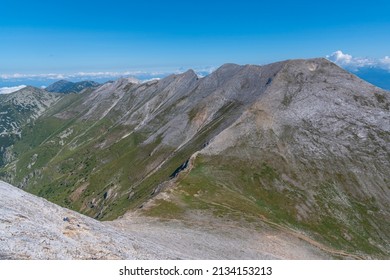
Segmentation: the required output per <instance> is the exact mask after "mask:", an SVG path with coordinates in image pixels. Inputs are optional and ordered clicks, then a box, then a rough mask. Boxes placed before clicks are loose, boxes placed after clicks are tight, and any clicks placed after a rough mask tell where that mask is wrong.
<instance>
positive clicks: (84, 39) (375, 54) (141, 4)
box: [0, 0, 390, 84]
mask: <svg viewBox="0 0 390 280" xmlns="http://www.w3.org/2000/svg"><path fill="white" fill-rule="evenodd" d="M389 13H390V1H388V0H386V1H385V0H383V1H381V0H379V1H374V0H373V1H359V0H356V1H333V0H331V1H299V0H296V1H246V0H241V1H212V2H211V0H209V1H204V0H198V1H172V0H166V1H121V0H111V1H81V0H78V1H73V0H68V1H61V0H57V1H22V0H21V1H15V0H2V1H1V8H0V75H2V76H0V79H2V81H3V84H4V80H6V78H7V77H9V76H12V75H14V74H15V73H18V74H24V75H27V74H28V75H38V74H48V73H51V74H52V73H57V74H71V73H79V72H127V73H130V72H132V71H143V72H170V71H175V70H177V69H186V68H196V69H208V68H210V69H212V67H217V66H219V65H221V64H223V63H226V62H234V63H239V64H247V63H251V64H265V63H269V62H273V61H278V60H284V59H290V58H309V57H325V56H326V55H331V54H332V53H333V52H335V51H337V50H342V51H343V52H344V53H347V54H352V55H353V56H355V57H358V58H370V59H373V60H380V59H384V58H385V57H386V56H389V55H390V16H389ZM20 76H21V77H22V76H23V75H20ZM8 80H9V81H11V79H8ZM15 83H16V82H15Z"/></svg>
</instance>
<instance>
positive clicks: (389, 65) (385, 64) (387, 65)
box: [379, 56, 390, 71]
mask: <svg viewBox="0 0 390 280" xmlns="http://www.w3.org/2000/svg"><path fill="white" fill-rule="evenodd" d="M379 62H380V65H381V66H382V68H384V69H387V70H389V71H390V56H385V57H384V58H382V59H380V60H379Z"/></svg>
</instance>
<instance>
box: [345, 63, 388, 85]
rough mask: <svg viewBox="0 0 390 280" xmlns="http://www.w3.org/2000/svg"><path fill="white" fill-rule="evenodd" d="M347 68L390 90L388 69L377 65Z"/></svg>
mask: <svg viewBox="0 0 390 280" xmlns="http://www.w3.org/2000/svg"><path fill="white" fill-rule="evenodd" d="M347 70H348V71H350V72H352V73H354V74H355V75H356V76H358V77H359V78H361V79H363V80H366V81H367V82H369V83H371V84H373V85H376V86H377V87H380V88H383V89H386V90H390V71H388V70H385V69H381V68H376V67H362V68H359V69H347Z"/></svg>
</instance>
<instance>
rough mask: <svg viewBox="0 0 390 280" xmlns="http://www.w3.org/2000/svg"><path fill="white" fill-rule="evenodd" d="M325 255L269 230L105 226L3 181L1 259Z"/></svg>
mask: <svg viewBox="0 0 390 280" xmlns="http://www.w3.org/2000/svg"><path fill="white" fill-rule="evenodd" d="M271 237H272V239H273V240H272V239H270V238H271ZM291 238H292V239H291ZM254 241H256V244H254V243H253V242H254ZM327 256H328V255H327V254H326V253H325V252H322V251H321V250H319V249H318V248H315V247H313V246H310V244H308V243H305V242H303V241H300V240H299V239H298V238H294V237H291V236H288V235H286V234H279V233H276V232H273V231H271V230H267V231H263V232H262V233H261V234H260V233H259V232H255V233H254V232H246V233H245V232H242V231H241V230H235V229H234V228H229V229H228V230H226V231H223V230H221V229H218V230H216V229H215V228H214V229H213V228H207V229H205V228H199V227H188V226H185V225H183V224H182V223H180V222H171V223H162V222H159V221H157V220H154V219H147V218H145V217H138V218H137V217H130V218H129V217H127V218H124V219H121V220H117V221H115V222H110V223H102V222H99V221H96V220H94V219H92V218H89V217H86V216H84V215H81V214H79V213H76V212H74V211H71V210H68V209H65V208H62V207H60V206H58V205H55V204H53V203H50V202H48V201H46V200H45V199H42V198H39V197H36V196H34V195H31V194H29V193H26V192H24V191H22V190H20V189H18V188H15V187H13V186H11V185H9V184H7V183H4V182H2V181H0V260H1V259H247V258H250V259H275V258H305V259H307V258H308V259H313V258H325V257H327Z"/></svg>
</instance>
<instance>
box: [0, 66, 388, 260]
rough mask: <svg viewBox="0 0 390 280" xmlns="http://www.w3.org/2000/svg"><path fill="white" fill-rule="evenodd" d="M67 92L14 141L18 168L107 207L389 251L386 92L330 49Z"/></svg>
mask: <svg viewBox="0 0 390 280" xmlns="http://www.w3.org/2000/svg"><path fill="white" fill-rule="evenodd" d="M64 98H65V97H64ZM61 100H62V101H61V102H60V103H59V105H56V106H53V108H51V110H50V113H47V114H46V115H45V116H43V117H41V118H39V119H38V121H37V122H36V124H35V127H32V128H31V130H25V135H26V137H25V138H24V139H23V137H22V139H21V140H20V141H17V142H16V144H15V145H14V146H13V147H12V149H11V151H10V153H13V154H14V158H17V160H16V161H11V162H8V165H6V166H4V167H3V168H2V169H0V174H1V175H2V177H3V178H5V179H7V181H9V182H12V183H14V184H15V185H18V186H19V187H22V188H26V189H27V190H28V191H30V192H32V193H34V194H38V195H39V196H43V197H46V198H48V199H49V200H51V201H53V202H55V203H58V204H60V205H62V206H66V207H69V208H71V209H74V210H77V211H79V212H81V213H83V214H86V215H89V216H92V217H94V218H96V219H102V220H112V219H115V218H117V217H119V216H121V215H123V214H125V213H126V212H127V211H138V212H140V213H142V215H146V216H151V217H159V218H168V219H182V220H185V221H189V222H194V221H196V220H197V219H198V217H197V214H195V213H198V214H199V213H200V214H201V215H204V214H206V213H208V214H210V213H212V214H213V215H215V216H217V217H223V218H225V219H232V220H246V221H247V222H248V223H251V222H254V221H256V220H258V219H259V217H265V218H266V219H267V220H269V221H271V222H273V223H277V224H280V225H283V226H284V227H287V228H291V229H297V230H299V231H300V232H302V233H303V234H305V235H307V236H310V237H311V238H313V239H315V240H317V241H318V242H320V243H322V244H326V245H327V246H330V247H332V248H336V249H342V250H345V251H347V252H349V253H353V254H357V255H360V256H362V257H364V258H367V257H369V256H374V257H383V256H386V255H387V254H388V253H389V251H390V248H389V247H388V245H386V244H388V242H387V241H388V240H390V237H389V235H388V232H389V231H388V229H390V225H389V222H388V221H389V219H388V217H389V215H390V214H389V211H388V209H389V205H390V202H389V187H388V179H387V175H386V174H388V173H389V172H390V166H389V151H390V147H389V143H390V132H389V131H390V127H389V125H388V124H389V123H390V120H389V113H388V112H389V109H390V108H389V106H390V105H389V104H390V102H389V93H388V92H386V91H383V90H381V89H379V88H377V87H374V86H372V85H370V84H368V83H366V82H364V81H362V80H360V79H358V78H357V77H356V76H354V75H352V74H351V73H349V72H347V71H345V70H343V69H341V68H339V67H338V66H337V65H335V64H333V63H332V62H330V61H328V60H326V59H308V60H287V61H283V62H276V63H273V64H269V65H264V66H256V65H244V66H240V65H236V64H225V65H223V66H221V67H220V68H218V69H217V70H216V71H214V72H213V73H212V74H210V75H208V76H206V77H203V78H199V77H198V76H197V75H196V74H195V73H194V72H193V71H191V70H189V71H187V72H185V73H182V74H177V75H170V76H168V77H166V78H164V79H161V80H159V81H150V82H145V83H138V82H135V81H133V80H123V79H122V80H119V81H116V82H114V83H110V84H106V85H102V86H100V87H98V88H97V89H89V90H87V91H85V92H82V93H80V94H77V95H74V96H69V97H66V98H65V99H61ZM49 124H55V125H52V126H50V125H49ZM39 128H45V131H44V132H43V130H42V129H41V130H39ZM47 128H49V129H47ZM34 131H41V132H40V133H41V134H42V135H40V136H39V137H38V138H39V139H42V140H39V141H35V143H34V144H31V140H30V139H31V137H32V135H35V136H34V137H35V138H37V136H36V132H34ZM26 147H28V149H26ZM187 162H188V165H187V164H185V163H187ZM176 171H177V172H176ZM172 174H175V176H172Z"/></svg>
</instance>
